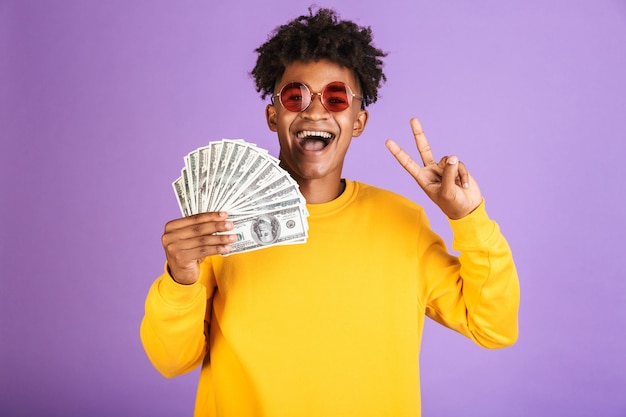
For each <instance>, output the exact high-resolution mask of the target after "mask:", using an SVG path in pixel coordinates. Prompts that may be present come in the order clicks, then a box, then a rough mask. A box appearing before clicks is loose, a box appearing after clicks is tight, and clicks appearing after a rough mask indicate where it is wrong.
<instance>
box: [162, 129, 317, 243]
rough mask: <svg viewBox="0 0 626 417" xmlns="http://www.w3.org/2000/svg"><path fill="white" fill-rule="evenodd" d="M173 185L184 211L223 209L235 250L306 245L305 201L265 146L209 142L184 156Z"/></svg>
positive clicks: (230, 140) (292, 180) (240, 140)
mask: <svg viewBox="0 0 626 417" xmlns="http://www.w3.org/2000/svg"><path fill="white" fill-rule="evenodd" d="M183 160H184V166H183V168H182V170H181V175H180V177H178V178H177V179H176V180H174V182H173V183H172V187H173V189H174V194H175V196H176V199H177V202H178V206H179V209H180V212H181V214H182V215H183V216H184V217H187V216H193V215H195V214H198V213H204V212H215V211H225V212H227V213H229V218H230V219H231V220H232V221H233V223H234V225H235V228H234V230H233V231H231V232H229V233H233V234H235V235H237V242H235V243H234V244H232V245H231V247H232V251H231V252H230V253H231V254H233V253H240V252H247V251H251V250H257V249H263V248H266V247H270V246H275V245H285V244H297V243H305V242H306V239H307V236H308V223H307V217H308V215H309V214H308V211H307V209H306V200H305V199H304V197H303V196H302V194H301V192H300V188H299V186H298V183H297V182H296V181H295V180H294V179H293V178H292V177H291V176H290V175H289V173H288V172H287V171H285V170H284V169H283V168H282V167H281V166H280V165H279V161H278V159H276V158H274V157H273V156H272V155H270V154H269V152H268V151H267V150H265V149H262V148H259V147H257V146H256V145H255V144H253V143H250V142H246V141H245V140H243V139H222V140H220V141H213V142H209V144H208V145H206V146H203V147H200V148H198V149H196V150H194V151H192V152H190V153H189V154H187V155H185V156H184V157H183Z"/></svg>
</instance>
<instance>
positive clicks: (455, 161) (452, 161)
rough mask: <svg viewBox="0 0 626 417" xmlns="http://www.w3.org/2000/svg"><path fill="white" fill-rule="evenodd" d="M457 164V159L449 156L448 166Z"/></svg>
mask: <svg viewBox="0 0 626 417" xmlns="http://www.w3.org/2000/svg"><path fill="white" fill-rule="evenodd" d="M457 162H459V159H458V158H457V157H456V156H451V157H450V158H448V163H449V164H450V165H455V164H456V163H457Z"/></svg>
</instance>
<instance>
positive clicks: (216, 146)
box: [206, 142, 222, 211]
mask: <svg viewBox="0 0 626 417" xmlns="http://www.w3.org/2000/svg"><path fill="white" fill-rule="evenodd" d="M209 146H210V147H211V153H210V156H209V171H208V176H209V181H210V182H211V184H215V181H216V177H217V175H218V174H217V166H218V165H219V161H220V156H221V153H222V142H211V143H210V144H209ZM214 194H215V193H214V188H213V186H212V185H211V192H210V193H209V199H208V202H207V208H206V211H212V210H211V209H212V208H213V201H214V200H215V195H214Z"/></svg>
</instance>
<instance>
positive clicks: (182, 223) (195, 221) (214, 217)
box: [165, 211, 228, 232]
mask: <svg viewBox="0 0 626 417" xmlns="http://www.w3.org/2000/svg"><path fill="white" fill-rule="evenodd" d="M227 218H228V214H227V213H226V212H223V211H220V212H206V213H198V214H194V215H193V216H188V217H182V218H180V219H176V220H172V221H169V222H167V224H166V225H165V232H173V231H174V230H180V229H185V228H187V227H189V226H196V227H198V226H199V225H201V224H203V223H207V222H217V221H225V220H226V219H227Z"/></svg>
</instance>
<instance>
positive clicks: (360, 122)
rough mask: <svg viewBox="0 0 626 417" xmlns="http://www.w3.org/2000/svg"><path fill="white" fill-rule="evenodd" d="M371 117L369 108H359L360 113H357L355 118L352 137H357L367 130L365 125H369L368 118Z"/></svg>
mask: <svg viewBox="0 0 626 417" xmlns="http://www.w3.org/2000/svg"><path fill="white" fill-rule="evenodd" d="M368 118H369V113H368V112H367V110H359V113H358V114H357V115H356V118H355V119H354V125H353V127H352V137H354V138H356V137H359V136H361V133H363V131H364V130H365V125H367V119H368Z"/></svg>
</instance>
